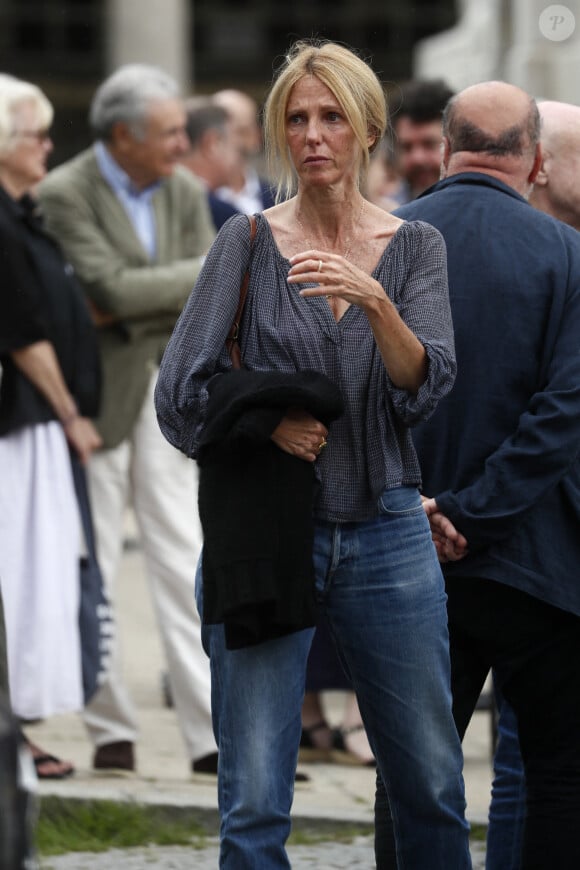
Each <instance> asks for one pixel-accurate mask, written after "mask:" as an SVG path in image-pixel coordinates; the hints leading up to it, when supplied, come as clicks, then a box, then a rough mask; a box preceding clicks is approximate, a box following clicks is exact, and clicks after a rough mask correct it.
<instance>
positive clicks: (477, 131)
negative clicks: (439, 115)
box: [441, 82, 541, 197]
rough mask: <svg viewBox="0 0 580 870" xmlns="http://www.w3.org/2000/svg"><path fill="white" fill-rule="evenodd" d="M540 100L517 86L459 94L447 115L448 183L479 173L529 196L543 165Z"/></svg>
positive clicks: (487, 85) (486, 86) (487, 86)
mask: <svg viewBox="0 0 580 870" xmlns="http://www.w3.org/2000/svg"><path fill="white" fill-rule="evenodd" d="M539 139H540V116H539V113H538V107H537V105H536V103H535V100H533V99H532V97H530V95H529V94H526V92H525V91H522V90H521V88H518V87H516V86H515V85H509V84H507V83H506V82H482V83H481V84H478V85H472V86H471V87H469V88H466V89H465V90H464V91H461V93H459V94H457V96H456V97H454V98H453V99H452V100H451V101H450V102H449V103H448V105H447V108H446V110H445V112H444V115H443V161H442V167H441V174H442V176H443V177H446V176H450V175H457V174H458V173H460V172H480V173H483V174H485V175H490V176H491V177H492V178H497V179H498V180H499V181H502V182H503V183H504V184H507V185H509V186H510V187H512V188H513V189H514V190H516V191H517V192H518V193H519V194H521V195H522V196H525V197H527V196H529V194H530V190H531V187H532V184H533V182H534V179H535V177H536V174H537V172H538V170H539V168H540V164H541V151H540V146H539Z"/></svg>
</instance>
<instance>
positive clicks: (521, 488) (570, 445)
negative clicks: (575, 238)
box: [434, 260, 580, 551]
mask: <svg viewBox="0 0 580 870" xmlns="http://www.w3.org/2000/svg"><path fill="white" fill-rule="evenodd" d="M570 276H571V277H570V280H569V288H568V293H567V297H566V300H565V304H564V305H563V307H562V312H561V317H560V321H559V328H558V332H557V335H556V338H555V340H554V344H553V351H552V355H551V357H550V361H549V365H548V367H547V371H546V375H545V380H544V383H543V384H542V385H541V386H540V387H539V389H538V390H537V392H536V393H535V394H534V395H533V396H532V397H531V398H530V401H529V403H528V406H527V408H526V409H525V410H524V411H523V413H522V414H521V415H520V418H519V421H518V426H517V428H516V430H515V431H514V432H513V434H512V435H510V436H509V437H508V438H506V439H505V440H504V441H503V442H502V443H501V444H500V445H499V446H498V447H497V449H496V450H495V451H494V452H493V453H492V454H491V455H490V456H489V457H488V458H487V460H486V462H485V464H484V466H483V467H482V469H481V473H480V475H479V477H478V478H477V479H476V480H474V481H473V483H472V484H471V485H470V486H467V487H465V488H464V489H461V490H459V491H457V492H451V491H447V492H443V493H437V494H434V498H435V501H436V504H437V506H438V509H439V511H440V512H441V513H442V514H444V515H445V516H446V517H448V518H449V520H451V522H452V523H453V525H454V526H455V527H456V528H457V529H458V530H459V531H460V532H461V533H462V534H463V535H464V536H465V537H466V538H467V540H468V541H469V547H470V550H471V551H473V550H474V549H477V548H480V547H483V546H487V545H489V544H491V543H493V542H494V541H498V540H502V539H505V538H507V537H509V536H510V535H511V534H512V532H513V530H514V529H515V528H516V527H517V525H518V524H519V523H520V522H521V521H522V519H523V517H524V516H525V514H526V513H527V512H528V511H529V510H530V509H532V508H533V507H534V506H535V505H536V504H538V503H539V502H540V501H541V500H542V499H543V498H544V497H545V496H546V494H547V493H549V492H550V491H551V490H553V488H554V487H556V486H557V485H558V483H559V482H560V481H561V480H562V478H563V477H564V476H565V475H566V474H567V472H568V471H569V469H570V468H571V467H572V465H573V464H574V463H575V462H577V461H578V457H579V455H580V352H579V336H580V266H579V265H578V260H577V261H576V268H575V269H571V272H570Z"/></svg>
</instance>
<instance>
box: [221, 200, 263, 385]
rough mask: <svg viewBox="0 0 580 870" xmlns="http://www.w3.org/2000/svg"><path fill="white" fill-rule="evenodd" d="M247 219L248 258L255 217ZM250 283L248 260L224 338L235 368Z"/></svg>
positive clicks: (255, 226)
mask: <svg viewBox="0 0 580 870" xmlns="http://www.w3.org/2000/svg"><path fill="white" fill-rule="evenodd" d="M248 220H249V222H250V258H251V256H252V248H253V245H254V239H255V238H256V230H257V224H256V218H255V217H254V215H248ZM249 283H250V266H249V260H248V268H247V269H246V272H245V274H244V277H243V279H242V283H241V286H240V301H239V302H238V308H237V311H236V314H235V317H234V322H233V323H232V325H231V327H230V331H229V332H228V337H227V339H226V347H227V349H228V353H229V355H230V357H231V360H232V365H233V367H234V368H235V369H239V368H241V366H242V357H241V353H240V347H239V345H238V336H239V334H240V323H241V320H242V314H243V312H244V305H245V304H246V296H247V295H248V284H249Z"/></svg>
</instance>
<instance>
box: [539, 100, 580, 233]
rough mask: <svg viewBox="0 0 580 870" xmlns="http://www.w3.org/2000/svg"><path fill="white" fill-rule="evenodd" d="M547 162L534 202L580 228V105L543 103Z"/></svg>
mask: <svg viewBox="0 0 580 870" xmlns="http://www.w3.org/2000/svg"><path fill="white" fill-rule="evenodd" d="M538 108H539V110H540V116H541V119H542V132H541V142H542V150H543V161H542V166H541V168H540V171H539V172H538V175H537V178H536V181H535V184H534V189H533V191H532V193H531V196H530V202H531V203H532V205H533V206H535V208H538V209H540V210H541V211H545V212H546V213H547V214H551V215H553V216H554V217H557V218H558V219H559V220H562V221H564V222H565V223H567V224H570V225H571V226H573V227H575V228H576V229H577V230H580V107H579V106H573V105H571V104H570V103H557V102H553V101H546V102H543V103H540V104H539V107H538Z"/></svg>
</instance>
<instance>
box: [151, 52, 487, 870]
mask: <svg viewBox="0 0 580 870" xmlns="http://www.w3.org/2000/svg"><path fill="white" fill-rule="evenodd" d="M385 126H386V106H385V98H384V94H383V90H382V88H381V85H380V82H379V81H378V79H377V77H376V76H375V74H374V73H373V71H372V70H371V68H370V67H369V66H368V65H367V64H366V63H365V62H363V61H362V60H361V59H360V58H358V57H357V56H356V55H355V54H354V53H353V52H351V51H349V50H348V49H346V48H344V47H341V46H339V45H336V44H333V43H322V44H308V43H306V44H305V43H299V44H298V45H297V46H295V48H294V49H293V50H292V51H291V52H290V53H289V55H288V57H287V58H286V62H285V63H284V65H283V66H282V68H281V70H280V72H279V74H278V76H277V78H276V81H275V83H274V85H273V88H272V90H271V92H270V95H269V98H268V101H267V103H266V109H265V131H266V137H267V142H268V143H269V144H270V145H271V146H272V147H273V148H274V150H275V152H276V157H277V158H278V159H279V160H281V162H282V171H283V173H284V175H285V179H286V182H287V185H286V190H285V191H284V192H285V193H291V192H292V189H294V190H295V191H296V193H295V195H294V196H290V197H289V198H288V199H287V200H286V201H284V202H281V203H280V204H279V205H276V206H274V207H273V208H271V209H268V210H266V211H265V212H264V213H263V215H262V216H259V215H258V216H257V234H256V237H255V241H254V244H253V251H252V256H251V261H250V281H249V288H248V295H247V300H246V304H245V308H244V315H243V318H242V322H241V330H240V335H241V339H240V341H241V351H242V357H243V360H244V362H245V365H246V369H247V370H248V371H249V372H250V374H251V375H253V374H254V373H255V372H258V373H268V372H272V371H273V372H275V373H276V374H278V373H284V374H290V373H297V374H298V375H300V376H304V375H305V373H306V372H307V371H311V372H312V371H313V372H314V373H316V375H318V376H321V375H324V376H326V377H327V378H328V379H330V380H331V382H332V383H333V384H334V385H335V386H337V387H338V388H339V389H340V392H341V394H342V399H343V403H344V413H343V414H342V416H340V417H339V418H338V419H336V420H334V422H331V423H329V424H324V423H323V422H322V420H321V419H317V418H316V417H315V416H314V415H313V414H310V413H307V412H306V410H305V409H304V406H300V405H298V407H296V402H294V403H288V404H289V407H287V408H286V407H283V408H282V409H281V411H280V413H279V417H278V418H274V419H272V418H270V419H269V422H270V424H271V431H270V432H269V436H270V437H269V440H268V439H266V445H267V447H264V449H265V450H269V451H270V452H269V453H268V456H270V455H271V453H272V452H274V453H275V451H272V449H271V448H270V445H271V444H272V443H273V444H274V445H275V448H276V449H277V450H278V453H279V454H280V455H283V456H288V455H289V456H291V457H293V458H294V459H295V462H296V463H298V465H296V468H297V469H299V468H304V466H308V467H315V468H316V476H317V478H318V484H319V485H318V489H317V491H316V494H315V497H314V533H313V550H312V553H311V560H312V561H313V564H314V578H313V585H314V583H315V587H316V593H317V596H318V603H319V606H320V607H321V608H322V609H323V611H324V612H325V614H326V616H327V618H328V624H329V626H330V631H331V633H332V635H333V638H334V641H335V642H336V645H337V648H338V650H339V653H340V656H341V658H342V661H343V663H344V665H345V667H346V669H347V672H348V674H349V676H350V678H351V680H352V685H353V687H354V689H355V691H356V694H357V697H358V700H359V704H360V710H361V713H362V717H363V720H364V724H365V727H366V730H367V733H368V737H369V741H370V744H371V747H372V750H373V753H374V755H375V758H376V760H377V764H378V768H379V772H380V776H381V777H382V779H383V781H384V782H385V785H386V788H387V792H388V795H389V800H390V804H391V809H392V813H393V818H394V827H395V838H396V849H397V857H398V860H399V866H400V867H405V868H406V870H425V868H429V870H450V868H453V870H465V868H468V867H470V866H471V862H470V858H469V848H468V835H467V832H468V828H467V824H466V822H465V819H464V809H465V799H464V793H463V781H462V775H461V770H462V754H461V746H460V743H459V738H458V736H457V731H456V729H455V725H454V722H453V716H452V712H451V693H450V686H449V683H450V675H449V671H450V667H449V650H448V637H447V614H446V606H445V601H446V599H445V589H444V584H443V577H442V574H441V571H440V568H439V564H438V562H437V557H436V554H435V548H434V546H433V543H432V540H431V534H430V530H429V523H428V521H427V518H426V516H425V513H424V511H423V508H422V505H421V498H420V495H419V491H418V487H419V485H420V472H419V467H418V463H417V459H416V456H415V453H414V450H413V446H412V441H411V437H410V433H409V427H410V426H411V425H413V424H414V423H415V422H417V421H419V420H422V419H425V418H426V417H427V416H428V415H429V414H430V413H431V412H432V410H433V409H434V408H435V406H436V404H437V402H438V401H439V399H440V398H442V397H443V396H444V395H445V394H446V393H447V392H448V391H449V390H450V389H451V386H452V384H453V380H454V375H455V357H454V349H453V330H452V324H451V317H450V313H449V300H448V291H447V280H446V264H445V247H444V244H443V240H442V238H441V236H440V234H439V233H438V232H437V231H436V230H434V229H433V228H432V227H430V226H428V225H427V224H424V223H419V222H409V223H404V222H403V221H401V220H400V219H398V218H395V217H393V216H392V215H389V214H388V213H386V212H385V211H384V210H382V209H380V208H378V207H377V206H374V205H372V204H371V203H369V202H367V201H366V200H365V199H363V197H362V196H361V193H360V189H359V181H360V177H361V173H363V172H364V169H365V168H366V166H368V160H369V151H370V150H372V148H373V146H374V145H375V144H376V142H377V141H378V140H379V139H380V138H381V136H382V135H383V133H384V129H385ZM249 251H250V241H249V230H248V221H247V219H246V218H245V217H240V218H237V217H233V218H231V219H230V221H229V222H228V223H227V224H226V225H225V226H224V227H223V228H222V230H221V232H220V234H219V235H218V238H217V239H216V242H215V243H214V245H213V247H212V249H211V250H210V252H209V254H208V257H207V260H206V262H205V265H204V268H203V270H202V273H201V275H200V277H199V279H198V282H197V284H196V288H195V291H194V293H193V294H192V295H191V297H190V300H189V302H188V304H187V306H186V308H185V309H184V312H183V314H182V316H181V318H180V320H179V322H178V324H177V326H176V329H175V332H174V334H173V337H172V339H171V342H170V344H169V347H168V349H167V352H166V356H165V358H164V360H163V363H162V366H161V372H160V376H159V381H158V386H157V409H158V414H159V417H160V420H161V423H162V427H163V429H164V431H165V433H166V435H167V437H168V438H169V439H170V440H172V441H173V443H175V444H176V446H178V447H180V448H181V449H182V450H184V451H185V452H187V453H189V454H190V455H194V456H195V455H197V456H199V455H200V453H199V449H200V445H201V446H202V447H203V445H204V443H206V439H207V430H208V425H207V424H208V416H209V415H208V409H209V408H211V403H212V396H213V395H215V394H216V393H220V392H222V391H223V389H224V387H223V385H224V384H226V383H227V379H228V378H230V382H231V378H232V377H234V381H235V380H236V377H235V376H236V375H237V373H234V375H233V376H232V374H230V373H229V372H228V367H229V358H228V353H227V348H226V346H225V341H226V336H227V335H228V331H229V328H230V326H231V324H232V321H233V319H234V316H235V312H236V307H237V304H238V297H239V288H240V281H241V279H242V276H243V274H244V270H245V269H246V266H247V264H248V262H249ZM218 373H219V377H215V375H216V374H218ZM293 406H294V407H293ZM268 410H269V409H268ZM250 434H251V433H250ZM218 458H219V456H218ZM253 460H254V465H253V466H252V467H253V468H255V469H258V468H259V465H258V463H257V461H256V457H255V455H254V454H253ZM202 472H203V466H202ZM226 480H227V478H226ZM253 481H254V479H253V478H249V477H248V488H249V487H251V485H252V484H253ZM201 492H202V487H201V483H200V493H201ZM236 495H237V493H233V492H232V493H231V497H232V498H233V497H235V496H236ZM223 502H227V498H225V499H224V500H223ZM221 506H222V509H223V506H224V505H223V503H222V505H221ZM285 507H286V503H284V504H283V505H282V506H281V509H282V513H283V509H284V508H285ZM240 513H241V512H240ZM253 519H255V517H252V516H250V517H249V529H250V531H251V533H252V534H251V541H250V543H249V544H248V547H249V546H250V545H251V543H252V542H253V543H257V545H258V546H257V550H258V552H257V553H256V560H255V563H249V562H248V557H250V556H251V553H248V551H247V550H248V548H246V552H245V553H244V554H243V558H244V559H245V560H246V561H245V566H248V565H250V566H252V565H255V568H256V572H259V571H262V573H263V572H264V564H263V560H261V558H260V547H263V541H262V540H261V539H260V528H258V529H256V528H254V527H253V523H252V520H253ZM241 520H242V518H241V517H240V518H239V520H238V522H241ZM218 523H219V518H218ZM283 528H284V527H283V524H282V530H283ZM209 531H210V532H211V531H212V529H211V528H209ZM204 532H205V528H204ZM235 533H236V524H232V525H231V526H228V529H227V531H226V532H224V535H223V538H222V549H223V548H226V547H227V546H228V545H229V543H230V540H231V538H232V537H233V536H234V535H235ZM208 540H209V538H208V535H207V534H206V536H205V544H204V546H205V548H206V551H207V548H208ZM244 543H245V542H244ZM270 543H271V541H268V544H270ZM215 555H217V557H218V558H220V556H221V554H220V553H219V552H218V553H217V554H215V553H214V554H212V559H209V560H207V562H206V560H204V561H203V566H202V567H203V607H204V608H205V607H206V606H207V604H208V592H209V587H208V582H207V581H208V572H207V571H206V567H208V568H212V571H213V569H214V564H215V563H214V562H213V560H214V557H215ZM282 567H285V566H282ZM229 568H230V577H231V581H230V582H231V585H232V586H234V595H235V593H236V592H237V589H238V588H239V587H236V586H235V581H236V580H237V579H238V575H237V572H236V566H235V565H232V566H229ZM242 568H244V565H242ZM248 574H250V571H249V570H246V575H245V576H244V577H243V581H242V582H243V583H244V586H243V587H242V589H240V593H239V595H240V597H241V595H242V592H243V591H245V588H246V586H247V584H248V579H250V580H251V579H252V578H251V577H249V578H248ZM225 579H227V578H225ZM261 579H263V578H262V577H260V580H261ZM300 581H302V577H301V576H298V575H293V576H291V577H289V578H288V586H289V588H290V590H291V593H288V594H290V598H291V599H292V597H293V596H292V593H294V594H296V593H295V590H296V589H297V588H298V584H299V583H300ZM225 592H226V593H227V592H228V589H227V583H226V589H225ZM210 621H212V622H213V621H217V620H210ZM204 632H205V643H206V647H207V649H208V650H209V654H210V661H211V671H212V692H213V694H212V700H213V716H214V723H215V729H216V737H217V742H218V748H219V772H218V782H219V803H220V812H221V820H222V826H221V850H222V851H221V863H220V866H222V867H224V868H232V870H233V868H235V870H241V868H250V867H251V868H268V870H273V868H287V867H288V866H289V863H288V857H287V855H286V852H285V848H284V843H285V840H286V837H287V836H288V833H289V830H290V807H291V802H292V786H293V782H294V771H295V767H296V758H297V752H298V745H299V741H300V732H301V724H300V707H301V703H302V698H303V695H304V672H305V667H306V659H307V656H308V651H309V648H310V644H311V641H312V634H313V629H312V628H308V627H304V628H303V629H302V630H297V631H294V632H293V633H289V634H286V635H284V636H281V637H277V638H275V639H270V640H266V641H264V642H263V643H260V644H257V645H255V646H247V647H244V648H243V649H232V648H228V644H227V625H226V630H224V625H220V624H208V625H205V626H204Z"/></svg>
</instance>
